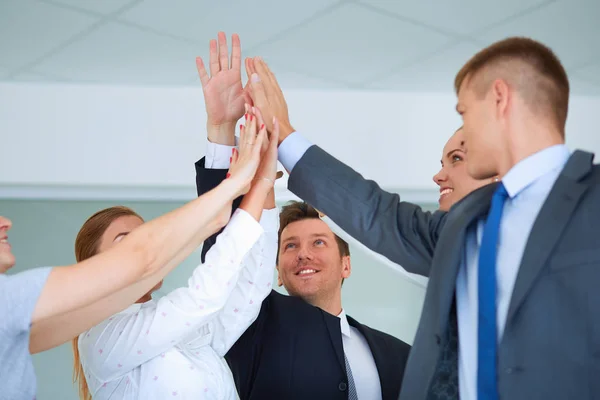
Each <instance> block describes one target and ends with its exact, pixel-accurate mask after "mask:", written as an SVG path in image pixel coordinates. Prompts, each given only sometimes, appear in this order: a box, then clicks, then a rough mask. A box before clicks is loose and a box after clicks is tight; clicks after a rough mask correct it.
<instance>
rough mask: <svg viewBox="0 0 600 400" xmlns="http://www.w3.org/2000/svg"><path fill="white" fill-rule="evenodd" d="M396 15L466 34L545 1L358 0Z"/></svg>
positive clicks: (545, 1)
mask: <svg viewBox="0 0 600 400" xmlns="http://www.w3.org/2000/svg"><path fill="white" fill-rule="evenodd" d="M359 1H360V2H361V3H364V4H366V5H370V6H373V7H377V8H380V9H382V10H385V11H388V12H392V13H394V14H396V15H399V16H402V17H406V18H410V19H412V20H415V21H420V22H422V23H424V24H427V25H430V26H435V27H438V28H440V29H442V30H444V31H447V32H452V33H456V34H462V35H467V34H469V33H472V32H475V31H478V30H480V29H483V28H485V27H487V26H490V25H492V24H495V23H498V22H500V21H503V20H505V19H506V18H509V17H511V16H513V15H517V14H519V13H521V12H523V11H524V10H527V9H529V8H531V7H536V6H539V5H541V4H544V3H548V0H503V1H481V0H454V1H447V0H446V1H439V0H419V1H414V0H359Z"/></svg>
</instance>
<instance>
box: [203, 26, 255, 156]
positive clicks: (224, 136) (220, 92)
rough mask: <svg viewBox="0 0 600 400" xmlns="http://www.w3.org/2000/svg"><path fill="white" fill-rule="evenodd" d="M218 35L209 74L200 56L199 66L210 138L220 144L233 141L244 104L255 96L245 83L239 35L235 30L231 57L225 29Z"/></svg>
mask: <svg viewBox="0 0 600 400" xmlns="http://www.w3.org/2000/svg"><path fill="white" fill-rule="evenodd" d="M217 37H218V41H217V40H214V39H213V40H211V41H210V55H209V58H210V60H209V68H210V76H209V74H208V73H207V71H206V67H205V65H204V61H203V60H202V58H201V57H197V58H196V67H197V69H198V75H199V77H200V82H201V83H202V91H203V92H204V102H205V104H206V113H207V116H208V123H207V125H208V130H209V139H210V140H211V141H213V142H215V143H219V144H227V145H234V144H235V138H234V133H235V125H236V123H237V121H238V120H239V119H240V118H241V117H242V115H243V114H244V104H245V103H249V102H251V101H252V99H251V98H250V96H249V93H248V92H249V90H248V89H244V88H243V87H242V75H241V63H242V58H241V57H242V55H241V52H242V50H241V45H240V38H239V36H238V35H237V34H233V35H232V37H231V42H232V47H231V59H230V58H229V51H228V48H227V38H226V36H225V33H223V32H219V33H218V36H217ZM211 135H212V137H211Z"/></svg>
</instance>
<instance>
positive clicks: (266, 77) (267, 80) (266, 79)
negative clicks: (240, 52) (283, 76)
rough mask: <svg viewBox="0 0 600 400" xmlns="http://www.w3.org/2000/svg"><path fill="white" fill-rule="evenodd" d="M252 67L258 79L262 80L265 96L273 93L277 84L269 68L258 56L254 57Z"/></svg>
mask: <svg viewBox="0 0 600 400" xmlns="http://www.w3.org/2000/svg"><path fill="white" fill-rule="evenodd" d="M254 68H255V69H256V73H257V74H258V76H259V77H260V79H261V80H262V81H263V85H264V86H265V91H266V92H267V96H268V95H270V94H275V91H276V90H277V86H278V85H277V81H276V80H275V76H274V75H273V73H271V72H270V70H269V68H267V65H266V64H265V63H264V61H263V60H262V59H261V58H260V57H256V58H255V59H254Z"/></svg>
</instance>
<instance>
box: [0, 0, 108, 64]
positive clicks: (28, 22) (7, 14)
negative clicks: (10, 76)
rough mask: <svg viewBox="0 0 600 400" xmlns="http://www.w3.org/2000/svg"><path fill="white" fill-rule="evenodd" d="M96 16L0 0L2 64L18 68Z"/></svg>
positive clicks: (89, 23)
mask: <svg viewBox="0 0 600 400" xmlns="http://www.w3.org/2000/svg"><path fill="white" fill-rule="evenodd" d="M96 20H97V19H96V18H94V17H90V16H89V15H85V14H82V13H79V12H75V11H71V10H67V9H63V8H60V7H56V6H52V5H49V4H45V3H38V2H33V1H29V0H3V1H0V54H2V55H3V56H2V64H4V65H5V66H6V67H8V68H18V67H21V66H22V65H25V64H27V63H30V62H32V61H34V60H36V59H37V58H39V57H41V56H42V55H44V54H46V53H48V52H49V51H51V50H53V49H55V48H57V47H58V46H60V45H61V43H62V42H64V41H65V40H67V39H69V38H71V37H73V36H75V35H77V34H78V33H79V32H81V31H83V30H84V29H86V28H87V27H89V26H90V25H92V24H93V23H94V22H96Z"/></svg>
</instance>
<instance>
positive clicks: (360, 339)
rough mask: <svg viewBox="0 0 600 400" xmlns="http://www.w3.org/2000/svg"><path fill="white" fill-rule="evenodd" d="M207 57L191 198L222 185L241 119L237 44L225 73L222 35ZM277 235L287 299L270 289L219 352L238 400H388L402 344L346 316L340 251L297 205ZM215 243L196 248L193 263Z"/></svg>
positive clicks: (344, 261) (343, 251) (346, 270)
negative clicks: (203, 119) (202, 154)
mask: <svg viewBox="0 0 600 400" xmlns="http://www.w3.org/2000/svg"><path fill="white" fill-rule="evenodd" d="M210 58H211V62H210V69H211V71H210V72H211V76H210V77H209V76H208V73H207V72H206V70H205V68H204V63H203V62H202V60H201V59H198V62H197V66H198V72H199V76H200V80H201V82H202V87H203V91H204V97H205V103H206V109H207V114H208V126H207V129H208V139H209V148H208V149H207V157H206V158H203V159H202V160H200V161H199V162H197V163H196V174H197V175H196V183H197V188H198V194H199V195H201V194H202V193H205V192H207V191H209V190H211V189H212V188H214V187H215V186H217V185H218V184H219V183H220V182H221V181H222V180H223V179H225V177H226V173H227V169H228V167H229V161H228V160H229V156H230V155H231V150H230V148H231V147H226V146H232V145H234V144H235V137H234V126H235V123H236V121H237V120H238V119H239V118H240V117H241V116H242V115H243V111H244V107H243V106H244V97H245V96H244V90H243V89H242V85H241V74H240V65H238V63H239V60H240V45H239V38H238V37H237V36H236V35H234V36H233V51H232V57H231V65H230V63H229V57H228V54H227V45H226V40H225V35H224V34H223V33H219V41H218V43H217V42H214V41H211V45H210ZM236 60H237V61H236ZM224 148H225V154H222V150H223V149H224ZM238 205H239V201H236V202H234V208H235V207H237V206H238ZM279 235H280V251H279V259H278V281H279V284H280V285H283V286H284V287H285V288H286V290H287V291H288V293H290V294H291V296H285V295H282V294H279V293H277V292H276V291H272V292H271V294H270V295H269V296H268V297H267V298H266V299H265V300H264V302H263V304H262V308H261V311H260V313H259V315H258V318H257V319H256V321H255V322H254V323H253V324H252V325H251V326H250V328H249V329H248V330H247V331H246V332H245V333H244V334H243V335H242V336H241V337H240V339H239V340H238V341H237V342H236V344H235V345H234V346H233V347H232V348H231V349H230V351H229V352H228V353H227V355H226V357H225V358H226V360H227V362H228V364H229V366H230V368H231V370H232V372H233V376H234V379H235V382H236V386H237V390H238V393H239V395H240V398H241V399H242V400H246V399H258V400H263V399H286V400H288V399H289V400H294V399H298V400H306V399H323V400H335V399H339V400H346V399H349V400H356V399H357V398H360V399H363V400H370V399H384V400H395V399H396V398H397V397H398V395H399V393H400V388H401V383H402V376H403V374H404V366H405V364H406V361H407V359H408V354H409V350H410V346H409V345H408V344H406V343H404V342H402V341H400V340H398V339H396V338H394V337H392V336H390V335H388V334H385V333H383V332H380V331H377V330H375V329H372V328H370V327H368V326H366V325H362V324H361V323H359V322H358V321H356V320H354V319H353V318H351V317H349V316H347V315H346V314H345V311H344V309H343V308H342V303H341V289H342V282H343V279H345V278H347V277H349V276H350V272H351V264H350V251H349V248H348V244H347V243H346V242H345V241H344V240H342V239H341V238H339V237H337V236H336V235H335V234H334V233H333V232H332V231H331V229H330V228H329V227H328V226H327V224H325V222H323V221H322V220H321V219H320V218H319V214H318V212H317V211H316V210H315V209H314V208H312V207H310V206H309V205H307V204H306V203H293V204H290V205H288V206H286V207H284V208H283V210H282V213H281V224H280V231H279ZM215 238H216V235H215V236H213V237H211V238H209V239H208V240H207V241H206V242H205V244H204V247H203V249H202V259H204V255H205V254H206V252H207V251H208V249H209V248H210V246H212V244H214V240H215Z"/></svg>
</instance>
